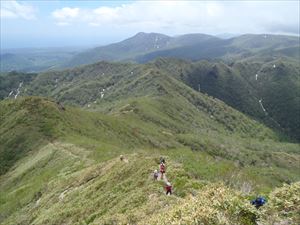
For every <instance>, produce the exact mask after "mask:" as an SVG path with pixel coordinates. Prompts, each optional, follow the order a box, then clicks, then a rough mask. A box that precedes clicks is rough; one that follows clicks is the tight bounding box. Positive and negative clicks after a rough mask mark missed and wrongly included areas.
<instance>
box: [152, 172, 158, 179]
mask: <svg viewBox="0 0 300 225" xmlns="http://www.w3.org/2000/svg"><path fill="white" fill-rule="evenodd" d="M157 178H158V171H157V170H154V173H153V179H154V180H157Z"/></svg>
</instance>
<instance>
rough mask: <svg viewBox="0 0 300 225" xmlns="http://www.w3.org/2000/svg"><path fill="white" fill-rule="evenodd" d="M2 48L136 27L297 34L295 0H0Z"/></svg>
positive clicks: (110, 37)
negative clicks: (233, 0)
mask: <svg viewBox="0 0 300 225" xmlns="http://www.w3.org/2000/svg"><path fill="white" fill-rule="evenodd" d="M0 15H1V49H2V50H4V49H17V48H52V47H93V46H100V45H106V44H110V43H114V42H118V41H121V40H124V39H126V38H129V37H131V36H133V35H135V34H136V33H138V32H146V33H151V32H154V33H162V34H166V35H169V36H175V35H181V34H188V33H204V34H209V35H215V36H219V35H220V34H235V35H242V34H246V33H251V34H283V35H292V36H299V1H259V2H258V1H239V2H237V1H236V2H232V1H231V2H230V1H229V2H228V1H227V2H225V1H200V2H198V1H197V2H196V1H113V2H112V1H101V2H98V1H43V2H42V1H1V12H0Z"/></svg>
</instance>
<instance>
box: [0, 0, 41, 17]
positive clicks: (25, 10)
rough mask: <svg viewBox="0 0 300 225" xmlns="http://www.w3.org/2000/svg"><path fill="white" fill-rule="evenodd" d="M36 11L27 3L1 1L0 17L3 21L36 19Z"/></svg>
mask: <svg viewBox="0 0 300 225" xmlns="http://www.w3.org/2000/svg"><path fill="white" fill-rule="evenodd" d="M35 11H36V10H35V9H34V7H32V6H31V5H28V4H26V3H23V2H22V3H19V2H17V1H1V7H0V17H1V18H3V19H18V18H21V19H26V20H32V19H35V18H36V16H35Z"/></svg>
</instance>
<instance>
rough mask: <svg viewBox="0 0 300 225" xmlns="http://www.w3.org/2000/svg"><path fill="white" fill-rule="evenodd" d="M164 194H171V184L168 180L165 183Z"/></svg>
mask: <svg viewBox="0 0 300 225" xmlns="http://www.w3.org/2000/svg"><path fill="white" fill-rule="evenodd" d="M165 188H166V191H167V192H166V195H171V194H172V185H171V183H170V182H167V184H166V187H165Z"/></svg>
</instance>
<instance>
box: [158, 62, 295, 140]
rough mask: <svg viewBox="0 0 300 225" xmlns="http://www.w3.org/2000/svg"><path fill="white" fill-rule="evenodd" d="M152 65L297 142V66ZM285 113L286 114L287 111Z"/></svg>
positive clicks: (266, 64) (240, 64)
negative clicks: (280, 131)
mask: <svg viewBox="0 0 300 225" xmlns="http://www.w3.org/2000/svg"><path fill="white" fill-rule="evenodd" d="M153 65H154V66H155V67H157V68H158V69H160V70H165V71H167V73H169V74H171V75H172V76H173V77H175V78H176V79H178V80H181V81H184V82H185V83H186V84H187V85H189V86H190V87H192V88H193V89H195V90H197V91H199V89H200V91H201V92H202V93H207V94H209V95H211V96H214V97H216V98H218V99H220V100H222V101H224V102H226V103H227V104H229V105H230V106H232V107H234V108H236V109H238V110H239V111H241V112H243V113H246V114H248V115H250V116H251V117H253V118H256V119H258V120H259V121H263V122H264V123H265V124H267V125H268V126H270V127H273V128H276V129H279V130H282V131H283V132H285V133H287V134H289V135H290V136H292V137H293V138H296V139H298V140H299V138H300V137H299V135H298V134H299V132H300V130H299V123H300V122H299V116H298V115H299V110H300V105H299V99H298V96H299V94H300V93H299V92H300V85H299V78H300V76H299V73H300V67H299V64H298V63H294V62H293V61H286V60H274V61H272V62H269V63H261V62H260V63H256V62H237V63H234V64H229V65H226V64H224V63H221V62H220V63H210V62H207V61H201V62H196V63H189V62H186V61H182V60H175V59H172V60H170V59H169V60H167V59H158V60H156V61H154V62H153ZM287 109H288V110H287Z"/></svg>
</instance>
